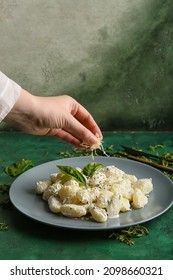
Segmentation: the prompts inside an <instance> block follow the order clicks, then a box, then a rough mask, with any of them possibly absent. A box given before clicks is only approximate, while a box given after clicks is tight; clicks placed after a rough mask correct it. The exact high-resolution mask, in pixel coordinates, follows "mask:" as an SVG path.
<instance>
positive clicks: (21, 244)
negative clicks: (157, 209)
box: [0, 132, 173, 260]
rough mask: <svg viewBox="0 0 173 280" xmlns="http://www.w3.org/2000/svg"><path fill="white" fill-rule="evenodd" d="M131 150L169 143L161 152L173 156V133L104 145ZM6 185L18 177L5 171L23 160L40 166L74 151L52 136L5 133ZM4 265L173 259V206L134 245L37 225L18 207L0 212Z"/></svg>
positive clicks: (0, 159) (128, 135)
mask: <svg viewBox="0 0 173 280" xmlns="http://www.w3.org/2000/svg"><path fill="white" fill-rule="evenodd" d="M112 144H113V145H114V148H115V149H120V148H121V145H128V146H132V147H138V148H142V149H144V150H145V149H146V150H147V148H148V146H149V145H152V146H154V145H157V144H164V148H160V149H158V150H157V151H158V152H172V151H173V132H104V146H105V147H108V146H109V145H112ZM0 147H1V149H0V168H1V172H0V184H4V183H12V182H13V180H14V178H13V177H10V176H9V175H7V174H5V173H4V167H5V166H7V165H9V164H11V163H14V162H15V161H16V160H18V159H22V158H24V159H31V160H32V161H33V163H34V165H38V164H41V163H44V162H48V161H51V160H55V159H59V158H62V156H60V154H59V153H60V152H65V151H71V152H73V148H72V147H71V146H70V145H68V144H67V143H65V142H63V141H61V140H57V139H55V138H52V137H46V136H45V137H43V136H33V135H26V134H23V133H21V132H1V133H0ZM0 222H6V223H7V224H8V226H9V228H8V230H7V231H0V259H1V260H9V259H12V260H50V259H52V260H55V259H57V260H58V259H59V260H60V259H61V260H76V259H81V260H86V259H88V260H104V259H105V260H106V259H107V260H125V259H126V260H134V259H138V260H140V259H141V260H142V259H148V260H151V259H155V260H159V259H161V260H164V259H169V260H172V259H173V207H171V208H169V210H168V211H166V212H165V213H164V214H162V215H161V216H159V217H157V218H155V219H153V220H151V221H149V222H147V223H144V224H143V225H144V226H146V227H147V229H148V230H149V235H147V236H144V237H141V238H136V239H135V244H134V245H133V246H128V245H126V244H124V243H121V242H119V241H117V240H113V239H110V238H108V236H109V234H110V233H112V230H111V231H80V230H68V229H62V228H58V227H53V226H49V225H45V224H42V223H39V222H36V221H34V220H32V219H30V218H28V217H26V216H25V215H23V214H22V213H20V212H19V211H18V210H16V209H15V208H14V207H11V208H2V207H0Z"/></svg>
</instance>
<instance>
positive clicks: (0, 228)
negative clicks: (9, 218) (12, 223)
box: [0, 223, 8, 231]
mask: <svg viewBox="0 0 173 280" xmlns="http://www.w3.org/2000/svg"><path fill="white" fill-rule="evenodd" d="M7 229H8V225H7V224H6V223H0V231H4V230H7Z"/></svg>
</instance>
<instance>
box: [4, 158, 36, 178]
mask: <svg viewBox="0 0 173 280" xmlns="http://www.w3.org/2000/svg"><path fill="white" fill-rule="evenodd" d="M31 166H33V163H32V161H31V160H29V159H20V160H17V161H16V162H15V163H13V164H10V165H8V166H7V167H5V169H4V171H5V173H6V174H8V175H10V176H12V177H16V176H18V175H19V174H21V173H23V172H24V171H25V170H26V169H28V168H29V167H31Z"/></svg>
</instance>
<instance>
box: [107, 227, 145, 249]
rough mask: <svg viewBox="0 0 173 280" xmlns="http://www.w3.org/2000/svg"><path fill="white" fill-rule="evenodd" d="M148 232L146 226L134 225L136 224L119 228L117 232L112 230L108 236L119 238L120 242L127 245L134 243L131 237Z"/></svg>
mask: <svg viewBox="0 0 173 280" xmlns="http://www.w3.org/2000/svg"><path fill="white" fill-rule="evenodd" d="M148 234H149V232H148V230H147V228H146V227H144V226H140V225H136V226H131V227H129V228H125V229H121V230H120V231H118V232H116V233H115V232H113V233H112V234H110V235H109V236H108V237H109V238H112V239H116V240H119V241H120V242H123V243H125V244H127V245H129V246H131V245H134V243H135V242H134V240H132V238H136V237H142V236H146V235H148Z"/></svg>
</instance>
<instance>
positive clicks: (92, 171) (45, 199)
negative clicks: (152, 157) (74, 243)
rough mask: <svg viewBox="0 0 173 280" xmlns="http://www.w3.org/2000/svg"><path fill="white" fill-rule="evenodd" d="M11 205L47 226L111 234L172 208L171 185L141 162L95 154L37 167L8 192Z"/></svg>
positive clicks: (172, 190)
mask: <svg viewBox="0 0 173 280" xmlns="http://www.w3.org/2000/svg"><path fill="white" fill-rule="evenodd" d="M10 199H11V202H12V203H13V205H14V206H15V207H16V208H17V209H18V210H19V211H20V212H22V213H23V214H25V215H26V216H28V217H30V218H32V219H34V220H36V221H38V222H42V223H45V224H47V225H53V226H57V227H62V228H68V229H80V230H108V229H109V230H110V229H116V228H117V229H118V228H123V227H128V226H132V225H136V224H141V223H144V222H147V221H150V220H152V219H154V218H156V217H158V216H160V215H161V214H163V213H164V212H166V211H167V210H168V209H169V208H170V207H171V206H172V204H173V183H172V181H171V180H170V179H169V178H168V177H167V176H166V175H165V174H163V173H162V172H161V171H159V170H157V169H155V168H153V167H151V166H149V165H145V164H143V163H140V162H137V161H133V160H129V159H124V158H111V157H101V156H96V157H95V158H94V160H92V158H91V157H74V158H68V159H67V158H66V159H59V160H54V161H50V162H47V163H43V164H40V165H38V166H36V167H33V168H31V169H29V170H28V171H26V172H24V173H23V174H21V175H20V176H19V177H18V178H17V179H16V180H15V181H14V182H13V184H12V186H11V188H10Z"/></svg>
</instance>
